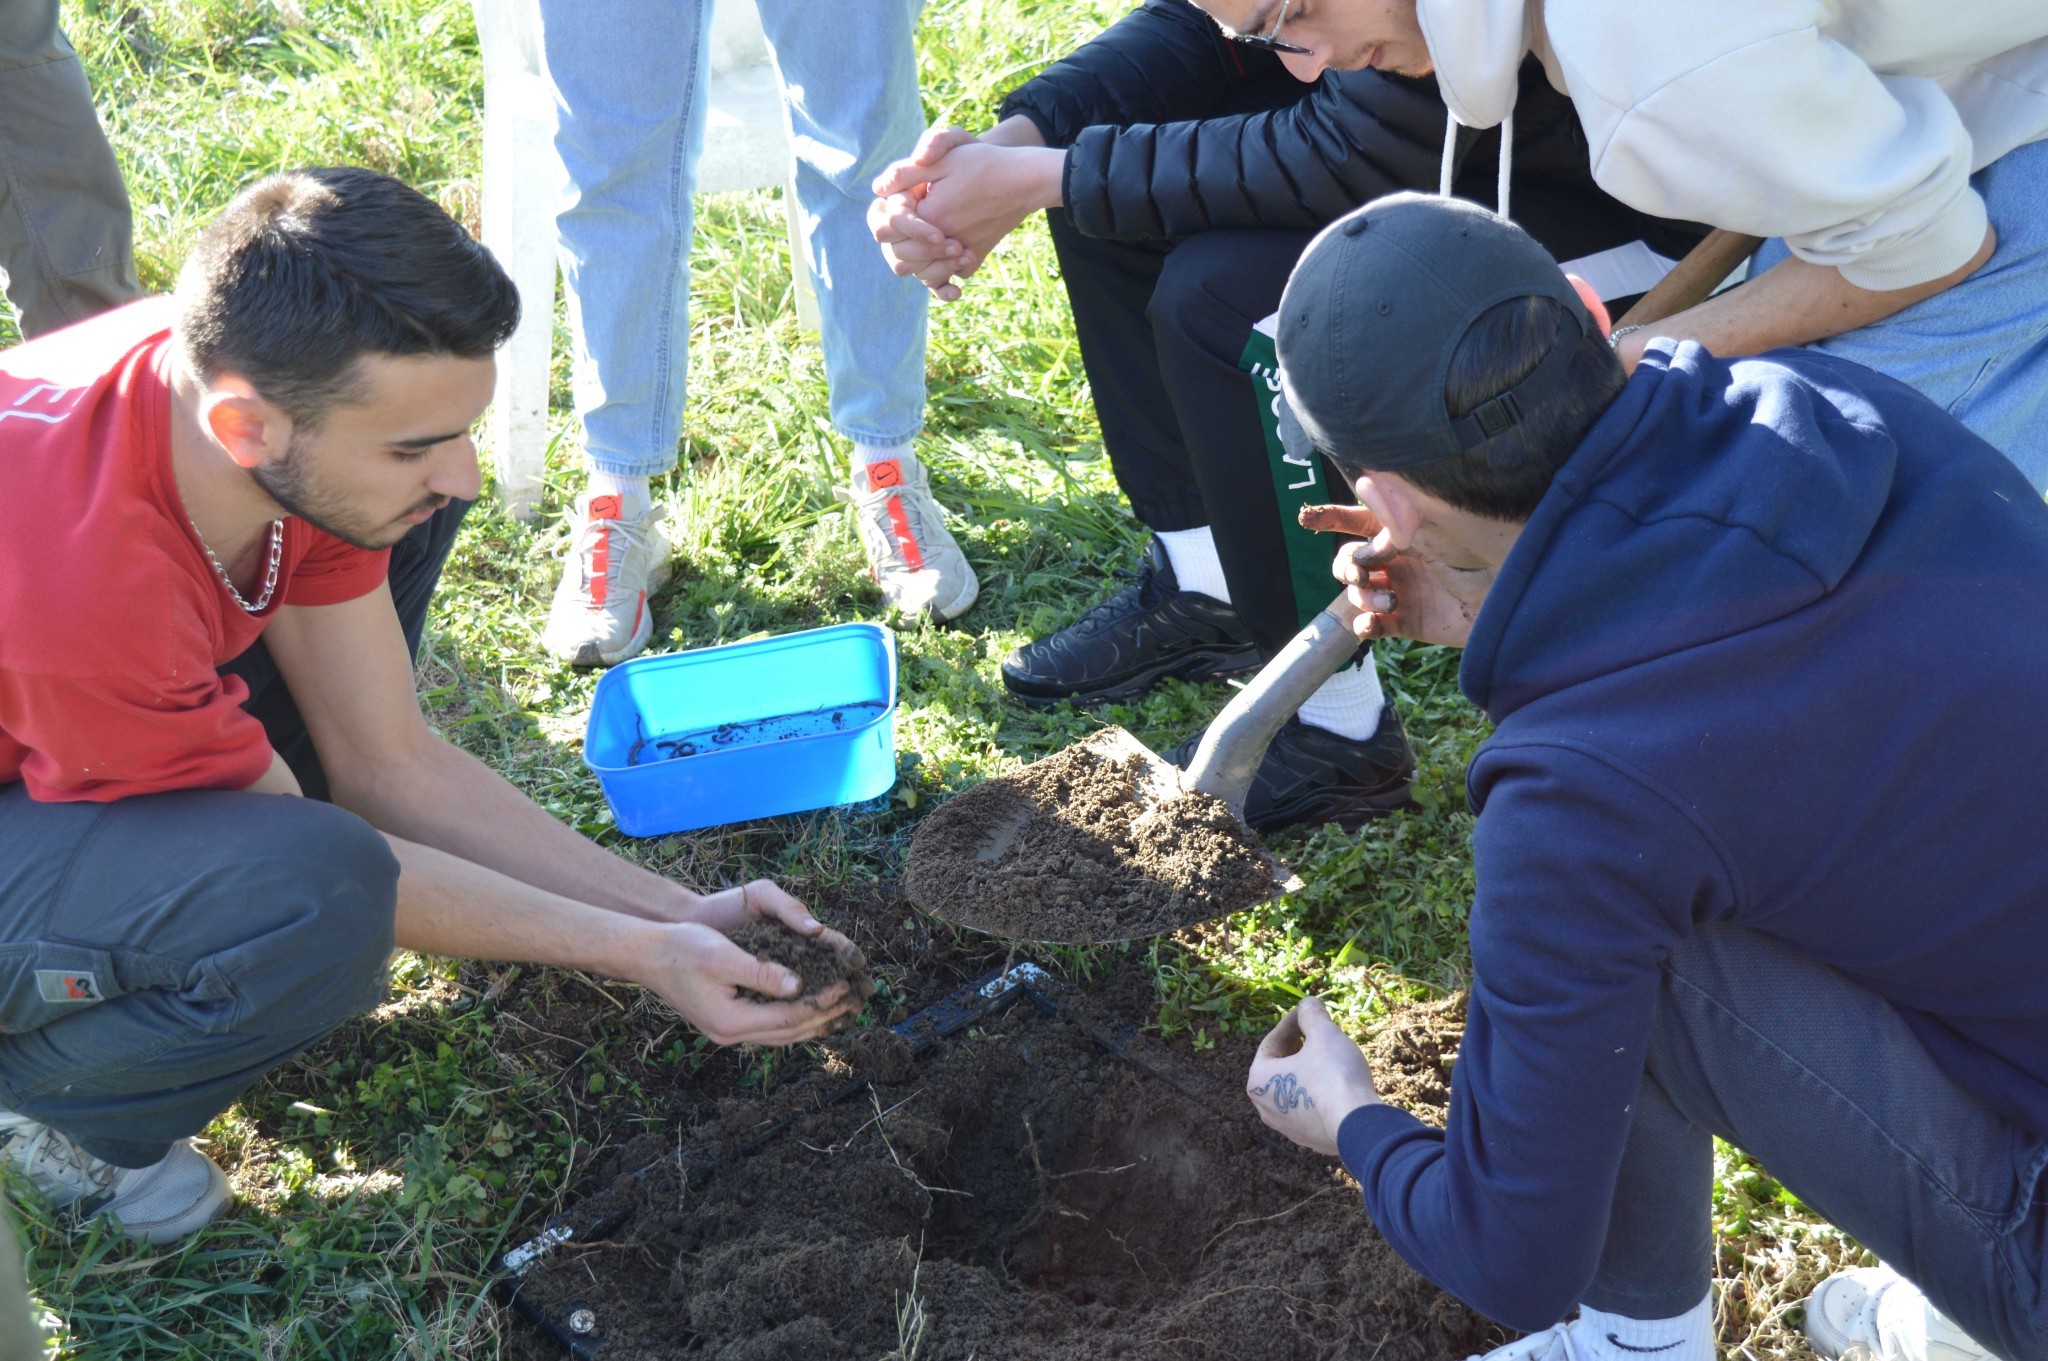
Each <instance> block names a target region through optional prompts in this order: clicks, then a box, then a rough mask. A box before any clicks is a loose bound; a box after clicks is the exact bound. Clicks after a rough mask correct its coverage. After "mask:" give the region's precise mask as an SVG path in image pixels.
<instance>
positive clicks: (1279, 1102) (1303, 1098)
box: [1251, 1073, 1316, 1115]
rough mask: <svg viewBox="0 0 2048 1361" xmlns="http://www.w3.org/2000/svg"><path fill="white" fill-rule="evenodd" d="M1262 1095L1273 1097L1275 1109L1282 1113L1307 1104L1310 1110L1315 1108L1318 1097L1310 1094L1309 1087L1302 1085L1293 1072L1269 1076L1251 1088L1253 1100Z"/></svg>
mask: <svg viewBox="0 0 2048 1361" xmlns="http://www.w3.org/2000/svg"><path fill="white" fill-rule="evenodd" d="M1262 1096H1270V1097H1271V1098H1272V1099H1273V1109H1274V1110H1276V1111H1278V1112H1280V1114H1282V1115H1285V1114H1287V1112H1289V1111H1291V1110H1293V1109H1294V1108H1295V1107H1296V1106H1307V1107H1308V1108H1309V1109H1310V1110H1314V1109H1315V1106H1316V1099H1315V1098H1314V1097H1312V1096H1310V1095H1309V1094H1308V1088H1306V1087H1304V1086H1302V1085H1301V1083H1300V1082H1298V1081H1297V1080H1296V1079H1295V1076H1294V1074H1292V1073H1282V1074H1280V1076H1278V1077H1273V1078H1267V1079H1266V1080H1265V1081H1264V1082H1261V1083H1260V1084H1259V1085H1258V1086H1256V1087H1254V1088H1252V1089H1251V1098H1252V1100H1254V1101H1257V1100H1258V1099H1259V1098H1260V1097H1262Z"/></svg>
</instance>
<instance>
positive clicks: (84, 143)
mask: <svg viewBox="0 0 2048 1361" xmlns="http://www.w3.org/2000/svg"><path fill="white" fill-rule="evenodd" d="M0 271H5V272H6V275H7V298H8V301H10V302H12V303H13V304H14V308H15V311H16V312H17V313H19V314H20V325H21V333H22V335H23V336H37V335H41V334H42V333H44V332H45V331H54V330H56V329H58V328H59V327H62V326H69V325H70V324H71V323H72V322H74V321H84V320H85V319H86V318H87V317H89V316H92V315H93V314H94V313H97V312H103V311H105V310H106V309H108V308H110V307H118V306H120V305H121V304H122V303H125V302H130V301H133V300H134V299H135V298H137V297H139V296H141V292H142V290H141V289H140V288H139V287H138V286H137V284H136V282H135V248H134V238H133V223H132V220H131V218H130V215H129V211H128V190H127V187H126V186H125V185H123V184H122V182H121V167H120V166H119V165H117V164H116V163H115V161H114V151H113V148H112V147H110V146H108V145H107V137H106V134H105V133H104V132H103V131H101V129H100V120H99V115H98V114H96V113H95V112H94V111H93V104H92V90H91V89H90V88H89V87H88V86H87V85H86V82H85V69H84V68H83V67H82V66H81V65H80V64H79V61H78V54H77V53H76V52H74V51H73V50H72V48H71V44H70V42H69V41H68V40H67V39H66V38H65V37H64V32H63V30H62V29H60V28H59V27H58V26H57V0H0Z"/></svg>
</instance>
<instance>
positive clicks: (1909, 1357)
mask: <svg viewBox="0 0 2048 1361" xmlns="http://www.w3.org/2000/svg"><path fill="white" fill-rule="evenodd" d="M1806 1337H1807V1340H1808V1341H1809V1342H1811V1343H1813V1349H1814V1350H1815V1351H1817V1352H1819V1353H1820V1354H1821V1355H1822V1356H1826V1357H1838V1356H1841V1355H1843V1354H1845V1353H1846V1352H1848V1351H1849V1350H1850V1349H1851V1348H1852V1347H1853V1348H1860V1349H1861V1351H1862V1352H1863V1353H1864V1354H1866V1355H1868V1356H1869V1357H1871V1358H1872V1361H1998V1358H1997V1357H1995V1356H1993V1355H1992V1354H1991V1353H1990V1352H1988V1351H1986V1350H1985V1349H1984V1348H1983V1347H1982V1346H1980V1345H1978V1344H1977V1342H1976V1341H1974V1340H1973V1339H1972V1338H1971V1337H1970V1335H1969V1334H1967V1333H1965V1332H1964V1331H1963V1330H1962V1329H1961V1328H1958V1327H1956V1325H1955V1324H1954V1323H1953V1322H1951V1321H1950V1320H1949V1318H1948V1316H1947V1315H1946V1314H1944V1313H1942V1312H1941V1311H1940V1310H1939V1309H1936V1308H1935V1307H1934V1306H1933V1305H1932V1304H1930V1303H1928V1300H1927V1297H1926V1296H1925V1295H1923V1294H1921V1293H1920V1288H1919V1287H1918V1286H1916V1285H1914V1284H1913V1283H1912V1282H1911V1281H1909V1280H1907V1279H1906V1278H1905V1277H1903V1276H1901V1275H1900V1274H1899V1273H1898V1272H1896V1271H1894V1270H1892V1269H1891V1268H1890V1267H1888V1266H1882V1265H1880V1266H1859V1267H1851V1268H1849V1269H1848V1270H1847V1271H1837V1272H1836V1273H1835V1274H1834V1275H1832V1276H1830V1277H1828V1278H1827V1279H1826V1280H1824V1281H1822V1282H1821V1283H1820V1284H1819V1285H1818V1286H1816V1287H1814V1291H1813V1294H1812V1296H1810V1297H1809V1298H1808V1299H1807V1301H1806Z"/></svg>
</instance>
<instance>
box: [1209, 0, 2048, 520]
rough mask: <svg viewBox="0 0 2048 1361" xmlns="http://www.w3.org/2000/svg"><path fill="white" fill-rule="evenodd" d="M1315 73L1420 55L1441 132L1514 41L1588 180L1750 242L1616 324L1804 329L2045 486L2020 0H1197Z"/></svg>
mask: <svg viewBox="0 0 2048 1361" xmlns="http://www.w3.org/2000/svg"><path fill="white" fill-rule="evenodd" d="M1197 3H1198V4H1199V5H1200V6H1201V8H1203V9H1205V10H1207V11H1208V12H1209V13H1210V14H1211V15H1212V16H1213V17H1214V18H1215V19H1216V20H1217V22H1218V23H1219V24H1221V25H1223V27H1224V28H1225V29H1226V30H1227V31H1229V32H1232V33H1235V34H1241V35H1247V36H1252V37H1263V38H1276V39H1278V40H1279V41H1281V42H1284V43H1286V44H1288V45H1289V46H1290V47H1291V48H1293V49H1295V50H1293V51H1290V52H1289V53H1288V54H1287V55H1286V57H1285V60H1286V61H1287V62H1288V64H1289V66H1290V67H1291V68H1292V69H1294V71H1295V74H1296V75H1298V76H1300V77H1302V78H1303V79H1313V78H1314V77H1315V76H1316V75H1317V74H1318V73H1319V72H1320V71H1322V70H1324V69H1338V70H1349V69H1356V68H1358V67H1365V66H1371V67H1377V68H1379V69H1382V70H1394V71H1399V72H1403V73H1406V74H1410V75H1420V74H1423V73H1425V72H1429V71H1432V70H1433V71H1434V72H1435V74H1436V78H1437V83H1438V87H1439V88H1440V89H1441V90H1442V92H1443V98H1444V103H1445V105H1446V106H1447V107H1448V108H1449V110H1450V114H1451V126H1450V128H1449V129H1448V130H1447V136H1448V137H1455V136H1456V135H1457V133H1458V130H1459V129H1460V128H1490V127H1494V126H1496V125H1498V124H1501V123H1503V122H1506V121H1508V120H1510V119H1512V118H1513V116H1514V105H1515V72H1516V69H1517V67H1518V66H1519V65H1520V63H1521V61H1522V59H1523V58H1524V57H1525V56H1526V55H1528V54H1530V53H1532V52H1533V53H1534V54H1535V55H1536V56H1537V58H1538V59H1540V60H1541V61H1542V63H1543V66H1544V69H1545V71H1546V72H1547V74H1548V75H1549V77H1550V81H1551V83H1552V84H1553V85H1555V86H1556V87H1557V88H1558V89H1559V90H1561V91H1563V92H1565V93H1566V94H1567V95H1569V96H1570V97H1571V100H1572V103H1573V105H1574V106H1575V107H1576V108H1577V110H1578V113H1579V118H1580V121H1581V123H1582V124H1583V125H1584V128H1585V132H1586V138H1587V142H1588V145H1589V149H1590V152H1591V158H1592V165H1593V176H1594V179H1595V180H1596V181H1597V182H1598V183H1599V185H1600V187H1601V188H1603V189H1605V190H1607V192H1609V193H1610V194H1612V195H1614V196H1615V197H1616V198H1617V199H1620V200H1621V201H1622V202H1624V203H1626V204H1628V205H1629V206H1630V207H1633V208H1637V209H1639V210H1641V211H1643V212H1646V213H1653V214H1656V215H1657V216H1659V217H1668V218H1680V219H1687V220H1692V221H1699V222H1706V223H1710V224H1712V225H1714V226H1717V227H1726V228H1729V229H1730V230H1733V231H1739V232H1745V233H1750V234H1752V235H1756V236H1762V237H1766V238H1769V239H1768V240H1767V242H1766V244H1765V246H1764V248H1763V249H1762V250H1761V251H1759V252H1758V255H1757V257H1756V259H1755V261H1753V262H1752V265H1751V269H1750V278H1749V280H1748V282H1747V284H1746V285H1745V286H1744V287H1742V288H1739V289H1732V290H1728V291H1726V292H1723V293H1721V294H1719V295H1717V296H1715V297H1713V298H1711V299H1709V300H1708V301H1706V302H1704V303H1702V304H1700V305H1699V306H1697V307H1693V308H1691V309H1688V310H1687V311H1684V312H1680V313H1678V314H1677V315H1675V316H1673V317H1671V318H1669V319H1667V320H1665V321H1663V322H1660V323H1658V324H1657V325H1656V326H1655V327H1654V328H1653V329H1645V330H1639V331H1628V332H1625V333H1624V334H1621V335H1619V336H1618V337H1617V338H1616V349H1617V351H1618V352H1619V353H1620V355H1621V357H1622V361H1623V363H1624V364H1625V365H1627V366H1629V367H1631V368H1633V366H1634V364H1635V362H1636V360H1637V358H1638V357H1639V356H1640V355H1641V353H1642V349H1643V346H1644V345H1645V344H1647V343H1648V341H1649V340H1650V339H1651V338H1652V336H1653V335H1661V336H1671V337H1676V338H1681V339H1691V340H1698V341H1700V342H1701V343H1702V344H1704V345H1706V346H1707V348H1708V349H1709V350H1711V351H1713V352H1714V353H1715V354H1718V355H1722V356H1736V355H1744V354H1755V353H1759V352H1761V351H1764V350H1769V349H1775V348H1778V347H1781V346H1789V345H1809V346H1813V347H1815V348H1818V349H1822V350H1826V351H1828V352H1830V353H1834V354H1837V355H1840V356H1842V357H1844V358H1848V359H1852V360H1855V361H1857V362H1858V363H1862V364H1865V365H1867V366H1869V367H1871V368H1875V369H1878V370H1879V371H1881V372H1884V373H1888V374H1890V375H1892V376H1893V377H1895V378H1899V379H1902V380H1904V381H1905V382H1908V383H1911V384H1912V385H1913V386H1915V387H1917V388H1919V389H1920V390H1921V391H1922V392H1923V393H1925V394H1926V395H1927V396H1929V397H1931V398H1932V399H1933V400H1934V401H1936V402H1937V403H1939V404H1940V405H1941V406H1943V407H1945V408H1947V409H1948V410H1949V411H1950V412H1951V413H1952V414H1954V415H1955V416H1957V417H1958V418H1960V419H1961V420H1962V421H1963V423H1964V424H1966V425H1968V426H1969V427H1970V428H1971V429H1972V430H1974V431H1975V432H1976V433H1977V434H1979V435H1981V436H1983V437H1984V438H1985V439H1986V440H1988V441H1989V442H1990V443H1991V444H1993V445H1994V446H1996V447H1997V448H1998V449H2000V450H2001V451H2003V452H2004V453H2005V455H2006V456H2007V457H2008V458H2010V459H2011V460H2012V461H2013V462H2014V463H2016V464H2017V465H2019V467H2020V470H2021V471H2022V472H2024V473H2026V474H2027V477H2028V479H2029V480H2030V481H2031V482H2032V483H2033V484H2034V486H2035V488H2036V489H2037V490H2048V141H2044V140H2043V139H2044V138H2048V4H2044V3H2042V0H1717V2H1716V3H1714V4H1711V5H1704V4H1682V3H1668V2H1667V3H1660V4H1644V3H1642V0H1548V3H1546V2H1545V0H1197Z"/></svg>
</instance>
